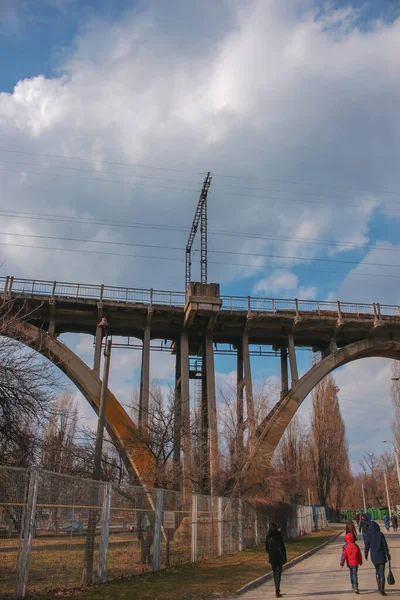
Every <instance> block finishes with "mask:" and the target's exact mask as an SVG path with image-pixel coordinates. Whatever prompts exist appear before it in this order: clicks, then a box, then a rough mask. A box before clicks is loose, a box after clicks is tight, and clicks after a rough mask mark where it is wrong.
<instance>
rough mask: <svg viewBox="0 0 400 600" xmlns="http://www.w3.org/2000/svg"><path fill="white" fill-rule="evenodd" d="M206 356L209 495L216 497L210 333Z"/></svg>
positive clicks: (216, 473) (213, 394)
mask: <svg viewBox="0 0 400 600" xmlns="http://www.w3.org/2000/svg"><path fill="white" fill-rule="evenodd" d="M205 355H206V389H207V412H208V452H209V464H210V493H211V495H212V496H215V495H217V478H218V474H219V456H218V429H217V403H216V398H215V370H214V346H213V334H212V331H209V330H208V331H207V332H206V335H205Z"/></svg>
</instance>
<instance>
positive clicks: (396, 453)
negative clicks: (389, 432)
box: [382, 440, 400, 487]
mask: <svg viewBox="0 0 400 600" xmlns="http://www.w3.org/2000/svg"><path fill="white" fill-rule="evenodd" d="M382 443H383V444H392V446H393V453H394V460H395V461H396V470H397V481H398V482H399V487H400V464H399V451H398V450H397V448H396V445H395V444H394V442H392V441H391V440H382Z"/></svg>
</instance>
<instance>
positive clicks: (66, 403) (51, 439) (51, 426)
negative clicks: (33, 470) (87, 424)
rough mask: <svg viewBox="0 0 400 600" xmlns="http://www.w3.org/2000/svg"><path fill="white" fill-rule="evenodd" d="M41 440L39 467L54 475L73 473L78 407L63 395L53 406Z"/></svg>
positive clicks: (70, 398) (66, 395)
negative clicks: (52, 472)
mask: <svg viewBox="0 0 400 600" xmlns="http://www.w3.org/2000/svg"><path fill="white" fill-rule="evenodd" d="M43 429H44V431H43V435H42V440H41V456H40V466H42V467H43V468H44V469H47V470H49V471H54V472H55V473H69V474H73V473H74V456H75V455H76V446H77V439H76V438H77V431H78V407H77V405H76V402H75V401H74V398H73V397H72V396H71V395H70V394H69V393H65V394H63V395H62V396H61V397H59V398H58V399H57V400H56V401H55V402H54V405H53V408H52V412H51V414H50V415H49V418H48V421H47V423H46V424H45V425H44V428H43Z"/></svg>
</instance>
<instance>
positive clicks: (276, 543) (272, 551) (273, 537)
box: [265, 523, 286, 598]
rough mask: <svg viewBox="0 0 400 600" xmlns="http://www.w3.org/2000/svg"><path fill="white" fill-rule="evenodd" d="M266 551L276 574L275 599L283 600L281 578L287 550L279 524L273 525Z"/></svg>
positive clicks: (266, 543) (269, 532)
mask: <svg viewBox="0 0 400 600" xmlns="http://www.w3.org/2000/svg"><path fill="white" fill-rule="evenodd" d="M265 549H266V551H267V553H268V559H269V562H270V564H271V567H272V571H273V573H274V583H275V597H276V598H282V594H281V577H282V567H283V565H284V564H285V563H286V548H285V544H284V541H283V538H282V534H281V528H280V527H279V525H278V524H277V523H272V524H271V528H270V530H269V531H268V533H267V539H266V542H265Z"/></svg>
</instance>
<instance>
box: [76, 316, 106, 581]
mask: <svg viewBox="0 0 400 600" xmlns="http://www.w3.org/2000/svg"><path fill="white" fill-rule="evenodd" d="M99 327H101V329H102V330H103V333H104V335H105V338H106V339H105V347H104V370H103V380H102V382H101V392H100V404H99V418H98V421H97V433H96V444H95V450H94V460H93V472H92V479H94V480H95V481H99V480H100V477H101V457H102V454H103V439H104V427H105V424H106V403H107V390H108V377H109V374H110V359H111V347H112V341H111V340H109V339H108V322H107V319H106V318H104V317H103V319H102V320H101V322H100V323H99ZM95 481H94V482H93V483H91V486H92V490H91V501H90V504H91V508H90V509H89V517H88V525H87V534H86V544H85V556H84V565H83V575H82V584H83V585H90V584H91V583H93V557H94V544H95V539H96V525H97V512H98V509H97V508H95V507H97V506H98V501H99V485H98V484H97V483H95Z"/></svg>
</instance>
